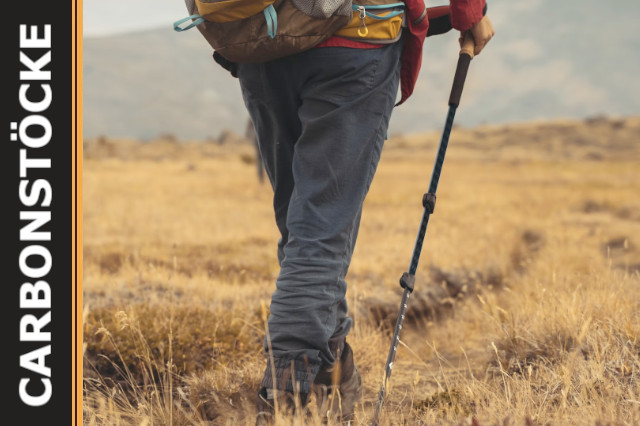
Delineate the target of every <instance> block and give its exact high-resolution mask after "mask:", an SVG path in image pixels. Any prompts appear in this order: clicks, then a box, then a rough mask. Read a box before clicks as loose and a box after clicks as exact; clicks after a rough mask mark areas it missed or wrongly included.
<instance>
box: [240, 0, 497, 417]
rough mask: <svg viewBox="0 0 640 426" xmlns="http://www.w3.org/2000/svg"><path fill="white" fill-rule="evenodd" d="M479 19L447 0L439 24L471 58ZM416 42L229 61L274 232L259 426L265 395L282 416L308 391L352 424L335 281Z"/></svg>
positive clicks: (343, 313)
mask: <svg viewBox="0 0 640 426" xmlns="http://www.w3.org/2000/svg"><path fill="white" fill-rule="evenodd" d="M415 1H416V0H413V2H414V3H413V4H414V5H415ZM418 1H419V2H420V4H421V6H420V7H424V4H423V3H422V2H423V0H418ZM405 3H406V5H407V6H408V5H409V4H410V1H407V2H405ZM485 13H486V4H485V1H484V0H450V24H451V26H452V27H453V28H454V29H456V30H458V31H460V32H461V35H462V34H464V33H465V32H466V31H467V30H468V31H470V33H471V35H472V36H473V38H474V41H475V52H474V53H475V55H478V54H479V53H480V52H481V51H482V50H483V48H484V47H485V45H486V44H487V43H488V42H489V40H490V39H491V38H492V36H493V35H494V30H493V26H492V24H491V21H490V20H489V18H488V17H487V16H486V14H485ZM424 36H425V35H424V34H422V36H420V35H417V36H416V34H412V26H411V25H409V26H408V27H405V28H404V29H402V30H401V37H400V38H399V39H398V40H397V41H395V42H391V43H386V44H372V43H368V42H361V41H354V40H351V39H347V38H343V37H340V36H335V35H334V36H332V37H330V38H328V39H327V40H325V41H324V42H321V43H320V44H319V45H317V46H315V47H313V48H311V49H309V50H306V51H303V52H301V53H296V54H294V55H289V56H286V57H284V58H280V59H276V60H273V61H269V62H266V63H238V64H236V66H237V68H236V69H235V71H236V72H237V77H238V79H239V82H240V87H241V91H242V96H243V99H244V102H245V105H246V108H247V111H248V112H249V115H250V117H251V121H252V123H253V126H254V128H255V131H256V135H257V140H258V144H259V148H260V153H261V157H262V159H263V162H264V167H265V170H266V173H267V176H268V178H269V181H270V183H271V185H272V187H273V209H274V213H275V222H276V225H277V227H278V230H279V233H280V239H279V241H278V245H277V257H278V261H279V265H280V270H279V274H278V277H277V279H276V282H275V290H274V292H273V294H272V297H271V304H270V312H269V317H268V326H267V333H266V334H265V340H264V349H265V353H266V354H267V355H268V356H267V357H266V359H265V369H264V375H263V378H262V382H261V384H260V387H259V389H258V390H257V391H258V396H259V398H258V409H259V411H260V413H259V416H261V417H260V418H262V419H265V418H266V419H268V418H269V416H271V415H272V413H273V407H274V403H275V402H276V398H277V401H281V404H280V407H285V406H287V405H286V404H287V403H289V405H288V406H293V402H292V398H293V397H299V402H300V403H301V405H302V406H303V407H304V406H305V404H306V403H307V402H308V400H309V399H310V396H311V393H312V392H317V391H322V392H324V391H327V390H329V391H331V390H337V391H338V392H339V398H340V400H341V410H342V411H341V413H340V414H339V415H340V416H341V419H342V420H343V421H344V420H350V419H353V417H354V410H355V406H356V403H357V402H358V401H360V400H361V398H362V378H361V377H360V373H359V372H358V368H357V366H356V363H355V361H354V354H353V350H352V348H351V347H350V345H349V343H348V342H347V337H348V335H349V332H350V330H351V329H352V326H353V319H352V318H351V317H350V316H349V310H348V306H347V299H346V291H347V283H346V281H345V277H346V275H347V271H348V268H349V264H350V262H351V257H352V254H353V251H354V247H355V244H356V238H357V235H358V228H359V225H360V218H361V214H362V207H363V203H364V200H365V196H366V194H367V192H368V190H369V187H370V185H371V182H372V179H373V176H374V174H375V171H376V167H377V165H378V162H379V160H380V155H381V151H382V147H383V144H384V140H385V138H386V134H387V128H388V125H389V120H390V117H391V113H392V110H393V108H394V107H395V106H398V105H400V104H401V103H403V102H404V101H405V100H406V99H407V97H408V96H410V94H411V92H412V90H413V87H414V84H415V80H416V78H417V74H418V70H419V65H420V61H421V54H422V42H421V40H420V37H422V38H424ZM416 40H418V42H417V43H416ZM431 59H433V58H431ZM399 89H400V94H401V97H400V100H399V101H397V94H398V90H399ZM337 365H340V369H339V377H338V381H337V383H335V382H332V372H333V371H334V369H335V368H336V366H337ZM332 385H335V389H334V388H332ZM320 399H321V397H320ZM320 399H318V401H319V403H320V402H321V401H320Z"/></svg>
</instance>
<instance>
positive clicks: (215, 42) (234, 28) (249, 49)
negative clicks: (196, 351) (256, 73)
mask: <svg viewBox="0 0 640 426" xmlns="http://www.w3.org/2000/svg"><path fill="white" fill-rule="evenodd" d="M198 1H199V0H198ZM232 1H233V0H231V1H230V0H224V3H231V2H232ZM245 1H246V0H245ZM209 2H211V3H212V1H211V0H209ZM185 3H186V6H187V10H188V12H189V13H190V14H191V17H194V16H197V17H201V18H200V19H199V21H194V23H195V22H199V23H198V24H197V25H196V28H198V30H199V31H200V33H201V34H202V35H203V36H204V38H205V39H206V40H207V42H208V43H209V44H210V45H211V47H213V49H214V51H215V52H216V53H217V54H219V55H221V56H222V57H224V58H225V59H226V60H227V61H230V62H240V63H242V62H245V63H247V62H266V61H270V60H274V59H278V58H281V57H284V56H288V55H292V54H295V53H298V52H302V51H304V50H307V49H310V48H312V47H314V46H315V45H317V44H318V43H321V42H322V41H324V40H326V39H327V38H329V37H330V36H331V35H332V34H333V33H334V32H335V31H337V30H339V29H340V28H342V27H344V26H345V25H347V24H348V23H349V21H350V20H351V18H352V13H351V8H350V3H351V2H350V1H349V8H348V9H347V10H348V14H344V10H345V8H344V7H343V8H341V10H338V11H337V12H336V13H334V14H333V15H332V16H330V17H328V18H315V17H313V16H310V15H308V14H306V13H304V12H302V11H301V10H299V9H298V8H297V7H296V6H295V5H294V4H293V3H292V2H291V0H275V1H274V2H273V4H272V5H271V6H272V7H273V11H275V14H276V16H277V21H276V22H275V23H276V25H277V27H276V28H275V29H274V28H272V32H275V35H273V34H272V35H273V37H272V36H271V35H270V34H269V33H270V31H269V28H268V26H269V23H268V21H269V19H268V16H267V13H263V12H259V13H254V14H253V15H251V16H249V17H246V18H243V19H235V20H227V22H213V21H212V20H211V18H204V16H202V13H200V12H199V10H198V7H197V6H196V0H185ZM221 3H223V2H221ZM338 13H343V14H338ZM203 18H204V19H203ZM183 21H184V20H183ZM179 22H181V21H178V22H176V23H175V24H174V29H175V30H176V31H183V30H184V29H188V28H182V29H180V28H179V25H178V23H179ZM272 25H273V24H272ZM273 30H275V31H273Z"/></svg>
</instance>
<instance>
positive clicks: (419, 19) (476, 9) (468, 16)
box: [317, 0, 486, 105]
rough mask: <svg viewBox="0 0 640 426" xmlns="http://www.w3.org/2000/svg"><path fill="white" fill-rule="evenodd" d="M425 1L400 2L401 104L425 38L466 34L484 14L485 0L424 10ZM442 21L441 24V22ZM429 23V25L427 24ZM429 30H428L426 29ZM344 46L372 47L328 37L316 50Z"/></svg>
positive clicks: (451, 0) (416, 70) (452, 0)
mask: <svg viewBox="0 0 640 426" xmlns="http://www.w3.org/2000/svg"><path fill="white" fill-rule="evenodd" d="M424 1H425V0H404V3H405V6H406V9H405V10H406V18H407V28H406V33H405V36H404V47H403V51H402V58H401V61H402V64H401V68H400V94H401V97H400V100H399V101H398V103H397V104H396V105H400V104H402V103H403V102H404V101H406V100H407V99H408V98H409V96H411V94H412V93H413V89H414V87H415V85H416V80H417V79H418V73H419V72H420V66H421V64H422V46H423V44H424V39H425V38H426V37H427V36H428V35H429V36H430V35H435V34H441V33H443V32H447V31H448V30H449V29H450V28H451V27H453V28H455V29H456V30H458V31H466V30H468V29H469V28H471V27H472V26H473V24H475V23H477V22H479V21H480V20H481V19H482V17H483V16H484V14H485V12H486V1H485V0H449V3H450V5H449V6H439V7H430V8H427V7H426V6H425V3H424ZM443 21H445V22H443ZM430 22H431V25H430ZM430 26H431V27H432V28H431V31H429V30H430V28H429V27H430ZM326 46H344V47H356V48H374V47H381V46H382V45H374V44H368V43H362V42H357V41H351V40H347V39H344V38H342V37H330V38H329V39H328V40H326V41H324V42H323V43H320V44H319V45H318V46H317V47H326Z"/></svg>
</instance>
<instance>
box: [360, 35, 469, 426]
mask: <svg viewBox="0 0 640 426" xmlns="http://www.w3.org/2000/svg"><path fill="white" fill-rule="evenodd" d="M473 47H474V46H473V38H472V37H471V36H470V35H469V34H467V35H466V36H465V39H464V43H463V45H462V48H461V50H460V56H459V58H458V65H457V68H456V74H455V76H454V79H453V85H452V88H451V94H450V96H449V111H448V112H447V118H446V121H445V125H444V130H443V131H442V136H441V138H440V144H439V145H438V153H437V155H436V159H435V162H434V165H433V170H432V172H431V179H430V181H429V191H428V193H427V194H425V197H424V198H423V206H424V210H423V212H422V219H421V221H420V227H419V229H418V236H417V237H416V242H415V245H414V248H413V254H412V256H411V263H410V264H409V272H407V273H405V274H403V275H402V278H401V279H400V285H401V286H402V287H403V288H404V292H403V293H402V300H401V302H400V309H399V312H398V318H397V320H396V325H395V328H394V331H393V337H392V339H391V347H390V348H389V354H388V355H387V363H386V365H385V376H384V379H383V381H382V384H381V385H380V390H379V391H378V401H377V403H376V408H375V413H374V418H373V423H372V425H373V426H377V425H378V421H379V417H380V412H381V410H382V406H383V405H384V399H385V396H386V393H387V388H388V384H389V379H390V377H391V370H392V369H393V363H394V360H395V357H396V352H397V350H398V344H399V343H400V331H401V330H402V323H403V322H404V318H405V314H406V311H407V304H408V303H409V297H410V296H411V293H412V292H413V286H414V280H415V274H416V270H417V269H418V261H419V260H420V253H421V252H422V244H423V243H424V237H425V235H426V233H427V225H428V224H429V217H430V216H431V214H432V213H433V209H434V207H435V194H436V190H437V189H438V182H439V181H440V174H441V172H442V165H443V163H444V157H445V154H446V152H447V146H448V145H449V136H450V134H451V129H452V127H453V119H454V117H455V115H456V110H457V108H458V105H459V104H460V97H461V95H462V88H463V86H464V81H465V79H466V76H467V70H468V69H469V63H470V62H471V59H472V58H473Z"/></svg>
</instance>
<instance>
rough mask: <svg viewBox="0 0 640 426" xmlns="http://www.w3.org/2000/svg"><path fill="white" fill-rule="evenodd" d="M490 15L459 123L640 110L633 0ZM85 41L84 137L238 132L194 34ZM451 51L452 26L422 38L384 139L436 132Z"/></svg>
mask: <svg viewBox="0 0 640 426" xmlns="http://www.w3.org/2000/svg"><path fill="white" fill-rule="evenodd" d="M427 4H428V5H429V6H431V4H429V2H427ZM489 11H490V12H489V13H490V16H491V18H492V21H493V23H494V26H495V28H496V36H495V38H494V39H493V40H492V41H491V43H490V45H489V46H488V47H487V49H486V50H485V51H484V52H483V53H482V54H481V55H480V56H478V57H477V58H474V60H473V61H472V64H471V67H470V70H469V75H468V77H467V82H466V86H465V89H464V92H463V95H462V101H461V105H460V108H459V110H458V112H457V115H456V121H455V123H456V124H457V125H459V126H474V125H478V124H483V123H508V122H518V121H520V122H522V121H531V120H540V119H553V118H586V117H592V116H621V115H635V114H639V113H640V102H639V101H638V99H640V80H639V79H638V78H637V76H638V75H640V56H638V55H636V54H634V52H638V51H640V41H639V39H638V38H637V36H636V34H635V31H636V27H637V22H638V18H640V6H638V4H636V2H626V1H622V0H616V1H613V2H610V3H606V2H596V1H594V0H586V1H581V2H578V1H575V0H571V1H566V2H553V3H552V2H550V1H545V0H529V1H527V2H526V3H521V4H516V2H509V1H508V0H492V1H491V2H490V5H489ZM181 17H182V16H177V17H176V20H177V19H179V18H181ZM83 43H84V46H83V106H84V111H83V126H84V136H85V137H86V138H94V137H99V136H108V137H131V138H137V139H142V140H146V139H153V138H156V137H158V136H162V135H171V136H172V137H175V138H178V139H212V138H213V139H217V138H218V137H219V135H220V134H221V133H222V132H224V131H225V130H227V131H231V132H235V133H238V134H242V133H244V128H245V124H246V120H247V114H246V111H245V109H244V105H243V102H242V97H241V94H240V89H239V85H238V82H237V80H236V79H234V78H233V77H231V76H230V75H229V74H228V73H227V72H226V71H225V70H224V69H222V68H221V67H220V66H219V65H218V64H216V63H215V62H214V61H213V59H212V58H211V53H212V52H211V49H210V48H209V45H208V44H207V43H206V41H205V40H204V38H203V37H202V36H201V35H200V33H199V32H198V31H197V30H196V29H193V30H190V31H186V32H183V33H177V32H175V31H173V28H172V25H171V23H168V24H167V26H166V27H163V28H159V29H157V30H149V31H141V32H135V33H128V34H121V35H115V36H107V37H87V38H85V39H84V41H83ZM457 54H458V46H457V33H456V32H450V33H448V34H444V35H441V36H437V37H432V38H429V39H428V40H427V43H426V45H425V50H424V59H423V65H422V71H421V75H420V79H419V81H418V84H417V86H416V90H415V92H414V94H413V96H412V97H411V98H410V99H409V100H408V101H407V102H406V103H405V104H404V105H402V106H399V107H398V108H396V110H395V111H394V113H393V116H392V120H391V128H390V134H398V133H406V132H412V133H415V132H422V131H430V130H437V129H441V127H442V125H443V124H444V118H445V116H446V109H447V100H448V95H449V90H450V87H451V81H452V78H453V73H454V70H455V64H456V61H457Z"/></svg>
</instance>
